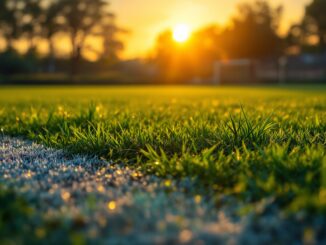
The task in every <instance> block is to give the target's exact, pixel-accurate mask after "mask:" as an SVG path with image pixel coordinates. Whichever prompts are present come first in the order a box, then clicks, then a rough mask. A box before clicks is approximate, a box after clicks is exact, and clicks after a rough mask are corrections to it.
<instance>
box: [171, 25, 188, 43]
mask: <svg viewBox="0 0 326 245" xmlns="http://www.w3.org/2000/svg"><path fill="white" fill-rule="evenodd" d="M189 37H190V28H189V26H188V25H186V24H178V25H176V26H175V27H174V28H173V39H174V40H175V41H176V42H178V43H183V42H185V41H187V40H188V39H189Z"/></svg>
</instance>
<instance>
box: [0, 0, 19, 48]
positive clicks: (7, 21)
mask: <svg viewBox="0 0 326 245" xmlns="http://www.w3.org/2000/svg"><path fill="white" fill-rule="evenodd" d="M24 7H25V4H24V1H23V0H1V1H0V31H1V34H2V36H3V37H4V38H5V40H6V43H7V48H8V49H13V42H14V41H15V40H17V39H18V38H19V37H20V35H21V25H20V24H21V20H22V18H23V9H24Z"/></svg>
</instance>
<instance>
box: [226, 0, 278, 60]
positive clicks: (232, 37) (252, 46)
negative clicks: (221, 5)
mask: <svg viewBox="0 0 326 245" xmlns="http://www.w3.org/2000/svg"><path fill="white" fill-rule="evenodd" d="M281 15H282V7H281V6H280V7H277V8H275V9H274V8H272V7H271V6H270V5H269V4H268V2H266V1H263V0H259V1H256V2H255V3H253V4H249V3H245V4H241V5H239V14H238V16H236V17H235V18H233V21H232V25H231V27H230V28H229V29H228V30H226V31H225V32H224V33H222V34H221V35H222V39H223V41H222V46H223V48H224V49H225V50H226V52H227V53H228V55H229V57H230V58H263V57H269V56H275V55H278V54H280V53H281V52H282V40H281V38H280V37H279V35H278V34H277V30H278V26H279V23H280V19H281Z"/></svg>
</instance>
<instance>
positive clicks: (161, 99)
mask: <svg viewBox="0 0 326 245" xmlns="http://www.w3.org/2000/svg"><path fill="white" fill-rule="evenodd" d="M0 126H1V131H2V134H4V135H11V136H23V137H26V138H29V139H31V140H34V141H37V142H40V143H43V144H46V145H48V146H51V147H56V148H60V149H65V150H66V151H67V152H68V153H84V154H85V153H86V154H91V155H99V156H101V157H104V158H106V159H109V160H113V161H114V162H116V163H119V162H127V163H129V164H130V166H132V167H135V168H140V169H141V170H142V171H144V172H147V173H151V174H156V175H158V176H162V177H164V178H174V179H181V178H190V179H192V180H193V181H195V182H196V183H197V186H198V189H196V190H194V192H201V193H206V194H207V193H209V194H210V195H216V196H218V195H221V194H223V195H230V196H232V197H235V198H238V199H239V200H240V201H241V202H244V203H246V204H247V205H249V207H254V205H253V204H256V203H259V202H262V201H264V200H266V199H270V198H271V199H272V200H273V205H276V206H277V207H279V208H280V209H281V210H285V211H288V212H290V213H291V212H297V211H298V210H303V211H304V212H307V213H317V214H326V161H325V145H326V87H322V86H320V87H296V88H286V87H283V88H273V87H270V88H231V87H229V88H209V87H207V88H206V87H146V88H145V87H125V88H123V87H112V88H105V87H103V88H101V87H97V88H95V87H94V88H93V87H84V88H78V89H77V88H69V87H65V88H61V87H55V88H51V89H50V88H44V87H43V88H37V87H35V88H30V87H29V88H24V87H2V88H1V90H0Z"/></svg>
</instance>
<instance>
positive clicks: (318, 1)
mask: <svg viewBox="0 0 326 245" xmlns="http://www.w3.org/2000/svg"><path fill="white" fill-rule="evenodd" d="M305 21H306V22H308V23H309V24H310V25H313V26H316V28H315V29H314V28H313V27H311V28H310V29H308V31H311V30H312V32H314V31H315V33H312V34H316V35H318V37H319V46H320V48H321V49H322V50H323V51H325V49H326V0H313V2H312V3H311V4H310V5H308V6H307V8H306V15H305Z"/></svg>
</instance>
